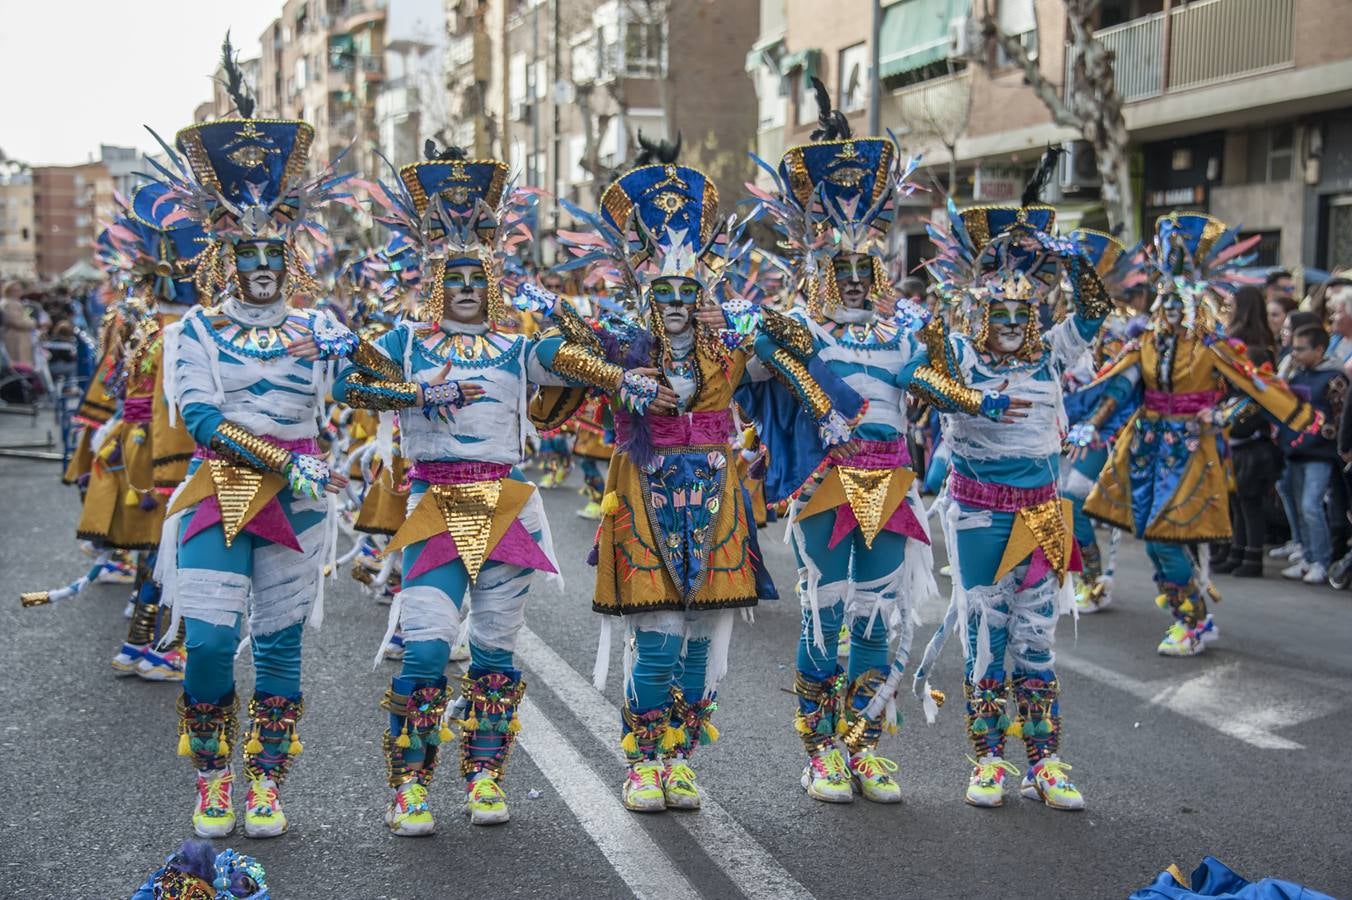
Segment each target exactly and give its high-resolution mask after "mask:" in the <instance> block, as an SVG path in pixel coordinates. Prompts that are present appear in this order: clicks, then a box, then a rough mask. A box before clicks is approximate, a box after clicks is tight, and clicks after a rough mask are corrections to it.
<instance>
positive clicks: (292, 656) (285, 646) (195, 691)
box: [183, 616, 304, 703]
mask: <svg viewBox="0 0 1352 900" xmlns="http://www.w3.org/2000/svg"><path fill="white" fill-rule="evenodd" d="M238 618H239V617H238V616H236V621H235V624H234V625H228V626H227V625H212V624H210V623H209V622H203V621H202V620H201V619H191V618H189V619H185V620H184V621H185V622H186V623H187V643H186V645H185V646H186V649H187V651H188V660H189V664H188V667H187V670H186V671H185V672H184V677H183V689H184V690H185V691H187V692H188V696H190V697H192V698H193V699H194V700H196V701H198V702H201V703H219V702H221V700H223V699H224V698H225V697H226V696H227V695H228V694H229V693H230V692H231V691H233V690H234V689H235V650H236V649H237V648H238V647H239V638H240V623H239V621H238ZM303 627H304V623H303V622H297V623H296V624H295V625H292V626H290V627H289V628H283V629H282V630H281V631H276V632H273V633H272V634H265V635H253V636H252V637H251V638H250V642H251V644H252V645H253V660H254V691H256V692H258V693H263V694H277V695H280V696H283V697H294V696H296V695H297V694H299V693H300V633H301V629H302V628H303Z"/></svg>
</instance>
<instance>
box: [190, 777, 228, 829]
mask: <svg viewBox="0 0 1352 900" xmlns="http://www.w3.org/2000/svg"><path fill="white" fill-rule="evenodd" d="M234 781H235V775H234V773H233V772H231V771H230V770H229V769H218V770H216V771H214V772H198V773H197V806H196V808H194V809H193V811H192V830H193V832H194V833H195V834H196V835H197V836H198V837H204V838H218V837H225V836H226V835H227V834H229V833H230V832H232V831H234V830H235V808H234V807H235V804H234V799H233V790H232V785H233V784H234Z"/></svg>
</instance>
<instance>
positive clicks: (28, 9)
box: [0, 0, 282, 165]
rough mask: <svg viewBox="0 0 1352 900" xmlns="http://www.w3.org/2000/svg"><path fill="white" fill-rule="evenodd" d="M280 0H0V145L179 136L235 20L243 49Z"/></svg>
mask: <svg viewBox="0 0 1352 900" xmlns="http://www.w3.org/2000/svg"><path fill="white" fill-rule="evenodd" d="M281 9H282V0H226V2H214V0H0V150H4V152H5V155H6V156H8V157H9V158H10V159H20V160H24V161H26V162H29V163H31V164H33V165H52V164H69V163H78V162H84V161H86V160H88V159H91V158H97V156H98V150H99V144H101V143H104V144H118V145H122V146H134V147H140V148H142V149H145V150H151V149H154V148H155V141H154V138H152V137H151V136H150V135H149V134H147V133H146V131H145V129H144V128H142V125H149V126H151V127H152V128H154V129H155V130H156V131H157V132H159V134H160V136H161V137H163V138H164V139H165V140H167V141H170V142H172V141H173V136H174V132H176V131H177V130H178V129H180V128H182V127H183V126H185V125H190V124H192V113H193V110H194V109H195V108H196V107H197V105H198V104H199V103H202V102H204V101H206V100H210V99H211V82H210V77H211V73H212V72H213V71H214V70H215V68H216V63H217V61H218V60H219V58H220V52H221V50H220V48H221V38H223V37H224V36H225V31H226V29H227V28H229V29H230V30H231V39H232V40H233V42H234V44H235V46H236V48H238V49H239V50H240V53H241V56H242V57H244V58H247V57H251V56H255V55H257V54H258V36H259V35H260V34H262V33H263V29H264V28H266V27H267V26H268V24H269V23H270V22H271V21H272V20H273V19H274V18H276V17H277V15H278V14H279V13H280V12H281Z"/></svg>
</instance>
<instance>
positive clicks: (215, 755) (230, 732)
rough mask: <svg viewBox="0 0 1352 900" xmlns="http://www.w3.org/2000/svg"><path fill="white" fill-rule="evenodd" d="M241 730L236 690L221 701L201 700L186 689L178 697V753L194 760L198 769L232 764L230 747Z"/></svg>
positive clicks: (216, 767)
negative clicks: (206, 701) (189, 694)
mask: <svg viewBox="0 0 1352 900" xmlns="http://www.w3.org/2000/svg"><path fill="white" fill-rule="evenodd" d="M238 733H239V719H238V715H237V710H236V704H235V695H234V693H233V692H231V693H230V694H227V695H226V697H225V698H224V699H223V700H222V701H221V702H220V703H198V702H197V701H195V700H193V699H192V697H190V696H188V694H187V692H186V691H185V692H184V693H182V694H180V695H179V698H178V755H179V756H186V757H188V758H189V759H191V760H192V763H193V767H194V768H196V769H197V771H199V772H204V771H207V770H211V769H224V768H226V767H227V766H229V765H230V751H231V747H232V746H233V745H234V743H235V738H236V737H237V735H238Z"/></svg>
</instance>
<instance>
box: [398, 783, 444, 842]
mask: <svg viewBox="0 0 1352 900" xmlns="http://www.w3.org/2000/svg"><path fill="white" fill-rule="evenodd" d="M385 824H386V826H388V827H389V829H390V831H392V832H394V833H395V834H397V835H399V837H424V836H426V835H429V834H432V833H433V832H435V831H436V830H437V823H436V821H435V820H434V819H433V818H432V810H431V809H429V808H428V807H427V788H425V787H423V786H422V785H421V784H419V783H418V782H416V781H405V782H404V783H403V784H401V785H399V787H398V788H396V789H395V791H394V797H393V799H391V800H390V805H389V807H388V808H387V809H386V810H385Z"/></svg>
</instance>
